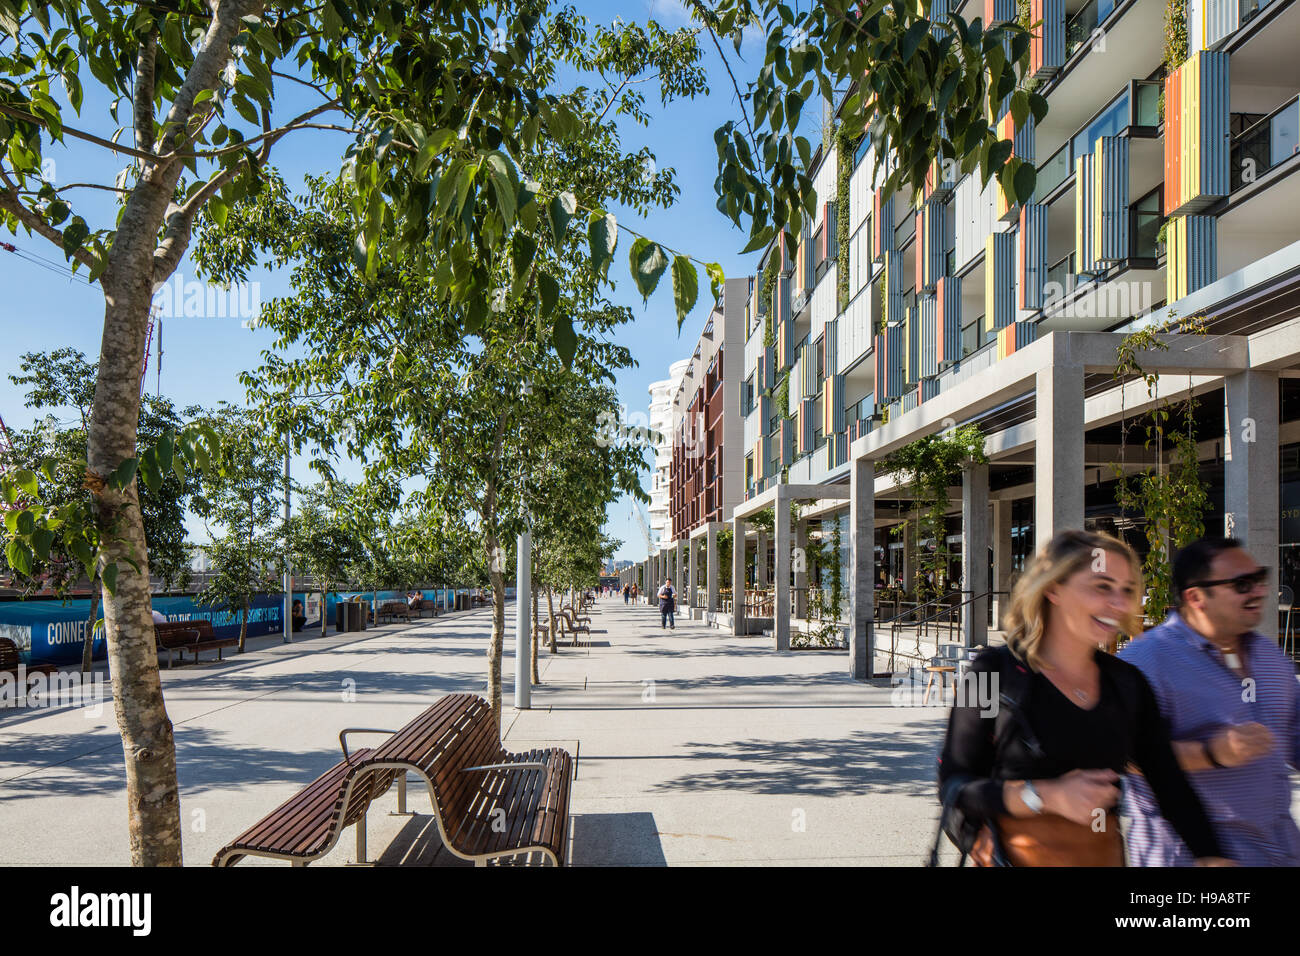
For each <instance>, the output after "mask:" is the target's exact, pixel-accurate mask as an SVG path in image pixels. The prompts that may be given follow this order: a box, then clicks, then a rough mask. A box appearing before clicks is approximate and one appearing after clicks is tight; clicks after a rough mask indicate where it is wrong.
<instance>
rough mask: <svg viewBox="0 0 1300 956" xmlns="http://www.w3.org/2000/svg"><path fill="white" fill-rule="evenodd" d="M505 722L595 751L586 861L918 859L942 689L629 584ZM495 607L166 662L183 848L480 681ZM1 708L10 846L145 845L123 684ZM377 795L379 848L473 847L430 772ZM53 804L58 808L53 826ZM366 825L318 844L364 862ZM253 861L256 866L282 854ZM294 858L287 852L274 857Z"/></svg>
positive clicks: (509, 661) (511, 744) (331, 859)
mask: <svg viewBox="0 0 1300 956" xmlns="http://www.w3.org/2000/svg"><path fill="white" fill-rule="evenodd" d="M513 617H514V615H513V613H510V612H508V613H507V615H506V619H507V638H506V654H505V660H504V661H503V666H502V672H503V674H504V675H505V697H504V699H505V702H506V710H505V714H504V720H503V727H504V741H505V746H506V747H507V748H508V749H512V750H526V749H532V748H534V747H539V746H551V745H558V746H563V747H565V748H566V749H569V750H571V751H572V752H574V753H575V754H576V755H577V756H578V758H579V759H578V767H577V779H576V780H575V782H574V786H573V796H572V806H571V814H572V828H571V829H572V849H571V859H572V862H573V863H574V864H575V865H597V866H599V865H624V866H663V865H701V866H708V865H723V864H732V865H738V864H739V865H765V864H826V865H862V864H885V865H899V864H906V865H916V864H919V863H921V862H922V859H923V856H924V854H925V852H926V851H927V850H928V848H929V845H930V842H931V840H932V839H933V836H934V821H935V819H936V816H937V806H936V803H935V797H934V777H935V760H936V756H937V751H938V748H939V745H940V743H941V739H942V734H943V729H944V721H945V717H946V711H945V710H943V709H942V708H938V707H927V708H919V707H896V706H893V703H892V698H891V693H890V690H889V689H888V688H886V687H881V686H874V685H870V684H864V683H859V682H855V681H853V680H851V679H850V678H849V677H848V676H847V669H848V658H847V654H846V653H843V652H841V653H824V652H799V651H792V652H788V653H782V654H778V653H776V652H775V651H774V650H773V649H772V646H771V641H770V639H765V638H762V637H758V636H754V637H741V638H737V637H733V636H731V635H730V634H728V633H724V632H722V631H719V630H716V629H713V628H710V627H709V626H707V625H705V624H704V623H703V622H699V621H687V620H685V619H679V622H678V625H677V627H676V629H675V630H671V631H664V630H661V629H660V627H659V615H658V613H657V611H655V610H654V609H652V608H649V607H645V606H639V607H636V606H633V607H629V606H626V605H624V604H623V603H622V601H621V600H620V599H615V598H610V599H606V600H604V601H602V602H600V603H599V604H598V607H597V609H596V611H595V613H594V614H593V620H592V630H593V639H592V641H591V642H590V644H589V646H586V647H576V648H561V649H560V650H559V651H558V652H557V653H555V654H551V653H549V652H547V651H545V650H543V651H542V654H541V660H540V669H541V672H542V684H541V685H540V686H538V687H536V688H534V690H533V694H532V701H533V707H532V709H531V710H528V711H523V712H517V711H515V710H514V709H513V707H511V706H510V705H511V703H512V701H513V687H512V685H511V679H512V677H513V673H514V665H513V654H512V650H513V630H514V629H513ZM490 628H491V617H490V611H488V610H485V609H484V610H477V611H471V612H464V613H461V614H457V615H454V616H450V617H444V618H439V619H436V620H433V619H425V620H422V621H419V622H414V623H409V624H408V623H401V624H393V625H386V626H384V627H380V628H376V629H372V630H368V631H365V632H362V633H354V634H343V635H335V634H331V635H329V636H328V637H326V638H320V637H318V636H316V637H310V638H305V639H304V638H300V639H299V640H296V641H295V643H294V644H291V645H284V644H281V643H279V642H278V638H274V639H263V640H261V641H257V642H252V641H251V642H250V645H249V646H250V649H249V651H248V652H247V653H245V654H243V655H235V656H232V657H228V658H227V659H226V660H224V661H222V662H221V663H216V662H213V663H207V662H206V661H205V662H204V663H202V664H200V665H197V666H195V665H185V666H184V667H177V668H175V669H173V670H171V671H167V670H164V671H163V677H162V679H163V687H164V693H165V695H166V698H167V705H168V711H169V714H170V715H171V718H172V720H173V723H174V725H175V728H176V741H177V760H178V765H179V775H180V786H181V819H182V825H183V827H184V830H185V835H184V852H185V862H186V863H187V864H190V865H206V864H208V863H209V862H210V861H211V859H212V857H213V855H214V854H215V853H216V852H217V850H218V849H219V848H220V847H221V846H222V845H224V844H225V843H226V842H228V841H229V840H230V839H232V838H233V837H234V836H235V835H237V834H238V833H239V832H241V831H242V830H243V829H245V828H246V827H248V826H249V825H250V824H252V823H253V822H255V821H256V820H257V819H259V818H260V817H261V816H262V815H263V814H265V813H266V812H268V811H269V810H271V809H272V808H274V807H275V806H276V805H277V804H279V803H280V802H282V801H283V800H285V799H287V798H288V797H289V796H291V795H292V794H293V793H295V792H296V791H297V790H299V789H300V788H301V787H302V786H303V785H305V784H306V783H307V782H309V781H310V780H311V779H312V778H313V777H315V776H316V775H318V774H320V773H321V772H323V771H324V770H326V769H327V768H328V767H330V766H332V765H333V764H334V763H335V762H337V760H338V759H339V749H338V741H337V735H338V731H339V730H340V729H341V728H343V727H345V726H368V727H380V728H396V727H398V726H401V725H402V724H404V723H405V722H406V721H407V720H409V719H410V718H411V717H413V716H415V714H417V713H418V712H419V711H420V710H421V709H423V708H424V707H426V706H428V704H430V703H432V702H433V701H434V700H436V699H437V698H438V697H440V696H442V695H443V694H446V693H449V692H454V691H470V692H479V693H481V692H482V691H483V689H484V684H485V674H486V651H487V644H488V636H489V634H490ZM87 713H88V712H86V711H84V710H83V709H80V708H74V707H63V708H53V709H41V710H36V709H29V710H25V711H24V710H10V711H0V805H3V808H4V811H3V812H4V814H5V821H6V826H5V828H4V831H3V834H0V864H34V863H54V864H70V865H71V864H80V865H112V864H122V863H125V862H127V860H128V853H127V846H128V843H127V832H126V812H125V806H124V800H125V791H124V786H123V782H122V753H121V743H120V740H119V738H118V736H117V730H116V725H115V721H114V718H113V710H112V705H111V702H109V703H108V704H107V705H106V706H105V707H103V708H102V709H101V710H100V712H99V713H98V715H90V716H88V715H87ZM396 806H397V803H396V791H395V790H394V791H390V792H389V793H388V794H386V795H385V796H384V797H382V798H380V799H379V800H378V801H376V803H375V804H374V805H373V806H372V809H371V812H370V815H369V819H368V833H369V840H368V842H369V847H370V855H371V856H372V857H373V862H374V863H375V864H376V865H392V866H420V865H435V866H457V865H466V864H465V861H462V860H457V859H456V858H455V857H453V856H452V855H451V854H450V853H449V852H448V851H447V850H446V849H445V848H444V847H442V845H441V841H440V840H439V839H438V835H437V832H436V827H435V826H434V823H433V817H432V816H431V814H430V806H429V803H428V796H427V792H425V791H424V790H423V788H422V787H417V786H415V785H412V786H411V787H410V789H409V793H408V807H409V809H410V810H411V811H413V812H412V813H410V814H407V815H400V816H399V815H396V814H395V813H393V812H392V811H395V810H396ZM52 821H57V822H58V823H59V825H58V826H51V822H52ZM353 848H354V840H353V836H352V833H351V831H348V832H346V833H345V834H344V835H343V837H342V839H341V840H340V842H339V844H338V845H337V846H336V847H335V848H334V849H333V850H332V851H331V852H330V854H329V855H328V856H326V857H325V858H324V859H323V860H322V861H320V862H319V863H317V864H314V865H327V866H334V865H340V866H341V865H348V863H349V861H350V860H351V859H352V857H353ZM268 862H269V861H255V860H251V859H250V860H246V861H244V862H242V863H241V864H240V865H241V866H248V865H267V863H268ZM270 865H283V864H270Z"/></svg>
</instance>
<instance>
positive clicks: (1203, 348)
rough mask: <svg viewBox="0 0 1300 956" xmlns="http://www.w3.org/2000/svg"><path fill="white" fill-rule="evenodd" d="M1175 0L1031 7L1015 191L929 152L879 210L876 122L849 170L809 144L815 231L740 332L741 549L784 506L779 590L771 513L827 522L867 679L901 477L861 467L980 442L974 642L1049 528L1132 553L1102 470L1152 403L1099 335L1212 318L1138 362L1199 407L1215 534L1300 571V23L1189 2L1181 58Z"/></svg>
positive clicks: (856, 147)
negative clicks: (839, 541) (1032, 109)
mask: <svg viewBox="0 0 1300 956" xmlns="http://www.w3.org/2000/svg"><path fill="white" fill-rule="evenodd" d="M1168 6H1169V4H1168V2H1167V0H1118V2H1117V0H1089V2H1086V3H1085V2H1082V0H1067V2H1064V3H1062V2H1059V0H1055V2H1053V0H1030V3H1029V21H1030V22H1039V21H1041V24H1042V26H1041V29H1040V30H1039V36H1038V38H1037V41H1036V42H1035V44H1034V46H1033V48H1032V52H1031V57H1032V69H1033V73H1034V82H1035V84H1036V85H1037V89H1038V91H1039V92H1040V93H1042V94H1043V95H1044V96H1045V97H1046V98H1047V101H1048V105H1049V112H1048V114H1047V116H1046V118H1045V119H1044V121H1043V122H1042V123H1039V124H1034V123H1033V122H1032V120H1031V121H1029V122H1027V123H1026V124H1025V125H1024V127H1023V128H1016V126H1015V123H1014V120H1013V118H1012V117H1011V116H1010V115H1006V116H1002V117H998V118H997V122H998V124H999V127H1000V128H1001V129H1002V130H1003V131H1004V134H1005V136H1007V137H1008V138H1011V139H1012V140H1013V141H1014V144H1015V150H1016V154H1017V155H1018V156H1020V157H1022V158H1024V159H1028V160H1031V161H1033V162H1034V163H1035V164H1036V165H1037V168H1038V172H1039V176H1038V186H1037V189H1036V192H1035V194H1034V196H1033V197H1032V198H1031V199H1030V201H1029V202H1027V203H1025V204H1024V205H1013V204H1011V203H1009V202H1007V200H1006V197H1005V196H1003V195H1002V193H1001V191H1000V190H999V188H998V187H997V184H996V182H992V183H990V184H989V186H988V187H982V186H981V183H980V181H979V178H978V174H976V175H973V176H967V177H959V176H958V175H957V173H956V170H954V169H953V168H952V165H951V164H943V163H940V162H936V164H935V166H934V168H933V171H932V174H931V177H930V180H929V181H928V182H927V184H926V187H925V189H924V190H922V191H921V192H920V193H919V194H916V195H913V194H912V193H911V192H910V191H909V190H903V191H901V192H898V193H895V194H894V195H893V196H890V197H886V196H885V195H884V194H883V191H882V190H880V189H879V188H878V186H877V183H876V182H875V180H874V166H875V159H876V157H875V153H874V148H875V146H874V144H873V142H872V140H871V137H870V136H869V135H867V136H864V137H862V138H861V139H860V140H858V141H856V142H852V143H851V145H852V147H853V155H852V156H849V155H847V150H846V155H844V156H840V155H839V152H838V150H837V149H836V144H835V143H834V142H832V143H824V144H823V145H822V148H821V150H820V151H819V152H818V154H817V157H816V162H815V171H814V177H815V183H816V187H817V191H818V196H819V203H818V208H817V213H816V216H815V217H814V220H813V222H812V224H811V228H810V229H809V231H808V233H807V238H806V239H805V241H804V242H803V243H801V244H800V246H799V247H797V248H787V247H786V242H785V240H784V238H782V239H781V240H778V241H777V242H775V243H774V244H773V245H772V246H771V247H770V248H769V249H768V250H767V251H766V252H765V253H764V255H763V257H762V259H761V261H760V263H759V267H758V269H757V270H756V278H755V281H754V284H753V291H752V294H751V296H750V299H749V302H748V304H747V307H746V317H745V318H746V341H745V358H744V370H743V378H742V382H743V384H742V385H741V410H742V414H743V416H744V426H743V435H744V438H743V441H744V446H743V467H744V479H743V482H744V488H745V495H746V501H745V503H744V504H743V505H741V506H740V507H738V508H737V509H735V510H734V511H733V514H732V519H733V522H734V523H735V528H736V532H737V535H738V538H737V540H745V536H744V532H745V529H746V524H745V523H746V521H747V520H750V519H752V518H753V516H754V515H755V514H757V512H758V511H760V510H763V509H765V508H768V507H773V506H774V505H775V506H777V507H776V509H775V514H776V516H777V518H776V520H777V524H776V530H775V535H774V537H775V538H776V540H775V542H774V544H775V549H774V550H775V552H776V553H775V555H773V556H772V560H773V562H774V564H775V575H776V577H775V580H777V581H778V582H781V581H784V582H789V581H791V577H790V573H789V561H788V557H784V558H783V555H787V554H788V552H789V550H790V548H791V547H792V546H793V542H794V541H795V540H796V539H797V537H798V536H799V534H800V529H798V528H791V527H790V526H789V524H790V523H789V521H788V519H787V518H786V517H785V515H786V514H787V511H786V509H785V508H784V504H786V503H788V502H789V501H792V500H800V501H803V502H806V503H807V504H808V505H809V506H810V510H806V511H805V514H808V515H810V516H811V517H812V518H813V519H814V520H815V519H817V518H820V519H822V520H834V521H839V522H840V527H841V528H842V529H843V531H844V535H843V536H844V539H845V540H846V541H849V542H851V545H850V547H849V548H847V549H846V557H845V560H846V562H848V563H849V564H850V566H849V567H848V569H847V570H848V581H849V584H850V586H849V590H850V591H851V593H852V598H851V600H850V603H851V604H852V608H851V613H850V614H849V617H850V618H851V624H850V627H849V633H850V646H851V649H852V653H851V658H852V661H853V664H852V666H853V668H854V673H856V674H858V675H859V676H862V675H865V674H867V673H869V672H871V671H872V669H873V668H874V667H877V666H879V665H878V659H876V658H875V656H874V655H875V651H876V650H877V648H875V646H874V643H873V641H874V633H873V631H872V628H871V624H870V622H871V619H872V606H871V605H872V590H873V588H872V584H873V583H874V582H875V581H876V579H877V576H878V575H879V574H881V573H889V576H890V577H893V576H895V575H897V574H898V573H899V572H902V571H905V570H906V564H907V562H908V561H909V560H910V558H909V555H908V554H907V550H908V548H909V543H908V542H906V541H904V540H900V539H899V538H898V537H897V536H895V535H892V534H891V533H890V529H891V528H892V527H893V526H896V525H897V524H898V521H899V513H900V511H899V509H900V507H901V506H902V504H901V503H902V502H903V499H904V498H905V490H904V489H900V488H898V487H895V486H894V485H893V484H892V483H891V482H889V481H888V480H887V479H885V478H884V477H877V475H876V466H877V465H878V463H879V462H880V461H881V460H882V459H884V458H885V457H886V456H887V455H888V454H889V453H890V452H892V451H894V450H897V449H898V448H901V447H903V446H904V445H906V444H907V443H909V442H911V441H914V440H915V439H917V438H919V437H921V436H923V435H927V434H933V433H935V432H937V431H941V430H943V429H946V428H949V427H951V426H953V425H961V424H966V423H976V424H978V425H979V426H980V427H981V428H982V430H983V431H984V433H985V435H986V437H987V445H986V448H987V452H988V454H989V457H990V463H989V464H988V465H987V466H983V467H979V468H973V469H968V470H967V473H966V475H965V478H964V484H963V488H962V489H961V494H960V495H958V494H954V496H953V497H954V502H953V504H954V508H953V514H952V519H951V522H950V528H949V533H950V541H951V543H952V545H953V547H954V551H955V553H956V554H959V555H960V557H959V558H955V559H954V561H953V567H952V569H951V579H952V580H953V581H954V582H960V586H961V589H962V590H963V591H964V592H965V593H966V594H967V595H970V599H971V600H972V604H971V608H972V609H973V613H970V614H968V615H966V618H967V629H966V634H965V638H966V640H967V641H968V642H979V641H981V640H982V638H983V634H984V630H985V627H986V623H985V622H986V621H987V613H988V612H987V608H988V601H989V599H990V597H992V598H993V599H994V600H996V594H991V593H990V592H998V591H1005V590H1006V588H1007V586H1008V585H1009V583H1010V580H1011V577H1012V576H1013V575H1014V573H1015V571H1016V568H1017V567H1018V566H1019V565H1020V564H1021V563H1023V561H1024V560H1025V559H1026V557H1027V556H1028V555H1029V554H1031V553H1032V552H1033V550H1034V549H1035V547H1036V546H1038V545H1041V544H1042V543H1043V542H1044V541H1046V540H1047V538H1048V537H1050V535H1051V533H1052V532H1053V531H1055V530H1059V529H1061V528H1065V527H1081V526H1088V527H1095V528H1100V529H1103V530H1108V531H1111V532H1114V533H1119V534H1122V535H1125V536H1127V537H1129V538H1130V540H1133V541H1134V543H1136V544H1139V545H1143V540H1142V535H1141V534H1140V533H1139V531H1140V529H1138V528H1137V526H1136V524H1135V521H1137V522H1138V523H1140V518H1139V519H1135V518H1134V516H1133V515H1131V514H1127V515H1126V514H1125V513H1123V512H1122V510H1121V509H1120V507H1119V505H1118V504H1117V503H1116V487H1115V481H1114V478H1113V468H1112V463H1113V462H1114V461H1115V460H1116V455H1117V449H1118V447H1119V445H1120V443H1121V436H1120V432H1121V430H1122V424H1121V422H1122V421H1123V420H1126V419H1131V418H1132V417H1133V416H1135V415H1137V414H1140V413H1142V412H1143V411H1145V410H1149V409H1150V408H1151V406H1152V404H1153V401H1154V400H1153V398H1152V397H1151V396H1149V395H1148V394H1147V391H1146V388H1145V385H1144V384H1143V383H1141V382H1130V383H1128V384H1127V385H1125V386H1123V387H1121V386H1120V385H1119V384H1118V382H1117V380H1116V378H1115V375H1114V369H1115V366H1116V364H1117V358H1116V348H1117V346H1118V344H1119V343H1120V341H1121V340H1122V338H1123V336H1124V334H1126V333H1128V332H1131V331H1133V330H1134V329H1137V328H1140V327H1142V326H1143V325H1147V324H1152V323H1155V324H1160V323H1165V322H1168V321H1170V320H1171V319H1174V318H1177V317H1187V316H1199V317H1202V318H1204V319H1205V320H1206V325H1207V328H1208V335H1203V336H1202V335H1169V336H1164V337H1163V338H1164V341H1165V343H1166V345H1167V346H1168V348H1167V350H1166V351H1162V352H1157V353H1152V354H1146V355H1144V357H1143V367H1144V368H1145V369H1146V370H1148V371H1152V372H1159V373H1160V374H1161V376H1162V379H1161V385H1160V389H1161V390H1162V391H1161V393H1160V395H1163V396H1168V394H1169V393H1170V391H1171V390H1173V389H1181V390H1183V391H1187V390H1190V391H1191V393H1192V394H1194V395H1195V396H1196V398H1197V401H1198V410H1197V413H1196V416H1195V431H1196V440H1197V443H1198V449H1199V453H1200V457H1201V474H1202V479H1203V481H1204V482H1205V483H1206V484H1207V486H1208V488H1209V493H1210V501H1211V508H1210V512H1209V513H1208V514H1207V516H1206V524H1207V529H1208V530H1209V531H1210V532H1211V533H1213V532H1215V531H1217V530H1219V529H1225V530H1228V531H1230V532H1231V533H1233V534H1235V535H1237V536H1238V537H1241V538H1243V539H1244V540H1245V541H1246V542H1247V545H1248V546H1249V547H1250V549H1251V550H1252V552H1253V553H1254V554H1255V556H1256V558H1257V560H1259V561H1260V562H1261V563H1262V564H1265V565H1268V566H1271V567H1279V568H1281V579H1280V581H1279V582H1278V583H1279V584H1280V585H1283V586H1289V587H1291V588H1294V587H1295V585H1296V583H1297V581H1296V577H1297V564H1298V563H1300V217H1297V216H1296V215H1295V212H1294V210H1295V209H1296V208H1297V201H1300V175H1296V172H1297V170H1300V158H1298V156H1300V153H1298V147H1300V139H1298V137H1297V129H1298V127H1300V100H1298V99H1297V95H1298V94H1300V58H1297V57H1296V56H1295V55H1294V53H1293V52H1292V47H1293V46H1294V41H1295V38H1296V37H1297V36H1300V8H1298V7H1297V5H1296V2H1295V0H1272V2H1271V3H1257V2H1256V0H1249V2H1241V3H1239V2H1236V0H1234V2H1232V3H1225V2H1222V0H1215V2H1201V0H1192V2H1189V3H1187V4H1185V15H1186V20H1187V26H1188V30H1187V34H1188V37H1189V44H1188V50H1187V56H1186V58H1185V59H1183V60H1182V61H1181V62H1179V63H1176V64H1174V65H1173V66H1172V68H1171V67H1169V66H1167V65H1166V64H1165V62H1164V49H1165V42H1164V41H1165V26H1164V23H1165V16H1166V9H1167V7H1168ZM935 9H936V10H937V6H936V8H935ZM951 9H952V10H953V11H954V12H958V13H960V14H961V15H962V16H963V17H965V18H966V19H967V20H971V19H974V18H975V17H982V18H983V19H984V20H985V22H989V21H996V20H999V19H1008V18H1011V17H1014V16H1016V12H1017V11H1016V4H1015V3H1009V2H1004V0H980V2H967V3H964V4H958V3H954V4H953V5H952V7H951ZM885 162H886V164H887V163H888V157H885ZM841 163H844V164H847V166H848V169H847V170H846V172H848V176H847V180H848V188H847V190H846V191H845V192H843V193H841V192H840V191H839V189H838V186H839V180H840V171H841V167H840V164H841ZM845 207H847V208H845ZM841 272H844V273H846V274H844V275H841ZM1160 395H1158V396H1157V398H1156V400H1158V398H1159V397H1160ZM1243 421H1244V422H1248V423H1249V424H1250V430H1249V434H1248V435H1247V434H1246V433H1244V432H1243V431H1242V426H1241V423H1242V422H1243ZM1234 423H1235V426H1234ZM1234 427H1235V430H1234ZM1243 435H1245V437H1243ZM1152 454H1153V455H1154V454H1155V453H1154V452H1152ZM1153 460H1154V459H1153ZM748 537H749V539H750V540H751V541H754V540H755V538H756V536H755V535H754V534H753V533H752V529H751V533H750V534H749V536H748ZM738 550H739V552H740V554H741V555H743V553H744V552H743V549H738ZM744 561H745V559H744V558H743V557H741V558H738V560H737V567H736V569H734V573H735V574H736V575H737V576H738V577H739V576H741V575H744V576H748V577H749V578H750V579H751V580H761V579H762V578H763V577H764V576H765V575H766V572H767V563H768V556H767V554H766V544H765V543H764V544H763V558H762V560H761V561H759V562H758V563H759V567H758V568H756V569H754V570H753V571H750V570H747V569H746V568H745V567H744V566H743V562H744ZM794 573H795V575H797V574H798V572H797V571H795V572H794ZM795 585H796V588H798V586H799V583H798V581H797V578H796V579H795ZM786 591H787V588H786V587H780V588H778V589H777V592H778V593H777V595H776V599H775V600H776V609H775V615H774V617H775V622H774V627H775V630H776V637H777V645H778V647H783V646H787V642H788V635H789V622H788V618H789V617H790V614H791V612H792V611H797V610H798V609H797V607H792V605H791V604H790V603H789V600H790V599H789V596H788V595H786V597H785V598H784V600H783V593H785V592H786ZM1284 596H1285V594H1284ZM796 600H797V598H796ZM1265 620H1269V618H1268V617H1266V618H1265ZM735 626H737V627H738V628H740V629H743V627H744V623H743V621H736V622H735ZM873 662H874V663H873Z"/></svg>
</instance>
